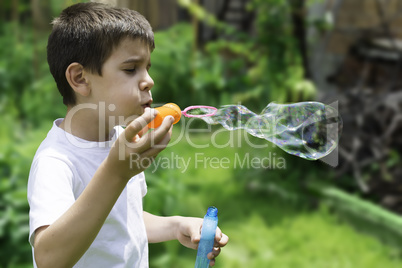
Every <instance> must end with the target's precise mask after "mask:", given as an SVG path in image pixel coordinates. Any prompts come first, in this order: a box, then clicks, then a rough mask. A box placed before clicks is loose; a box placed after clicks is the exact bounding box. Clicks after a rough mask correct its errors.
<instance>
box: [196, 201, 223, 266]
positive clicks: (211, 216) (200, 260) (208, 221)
mask: <svg viewBox="0 0 402 268" xmlns="http://www.w3.org/2000/svg"><path fill="white" fill-rule="evenodd" d="M217 226H218V209H217V208H216V207H209V208H208V211H207V214H206V215H205V217H204V221H203V222H202V229H201V239H200V243H199V244H198V251H197V259H196V260H195V268H208V267H209V259H208V258H207V254H208V253H210V252H212V249H213V246H214V242H215V233H216V227H217Z"/></svg>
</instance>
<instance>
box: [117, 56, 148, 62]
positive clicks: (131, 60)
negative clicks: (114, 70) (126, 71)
mask: <svg viewBox="0 0 402 268" xmlns="http://www.w3.org/2000/svg"><path fill="white" fill-rule="evenodd" d="M144 61H145V59H144V58H143V57H141V56H139V57H133V58H130V59H127V60H125V61H123V62H122V63H123V64H124V63H133V62H134V63H138V62H144ZM149 64H151V62H149Z"/></svg>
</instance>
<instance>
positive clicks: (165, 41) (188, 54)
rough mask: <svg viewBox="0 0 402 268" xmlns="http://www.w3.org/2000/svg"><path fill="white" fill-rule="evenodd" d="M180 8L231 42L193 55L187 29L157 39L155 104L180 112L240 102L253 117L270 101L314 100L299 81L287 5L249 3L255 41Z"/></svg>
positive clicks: (309, 86) (309, 87)
mask: <svg viewBox="0 0 402 268" xmlns="http://www.w3.org/2000/svg"><path fill="white" fill-rule="evenodd" d="M180 3H181V4H182V5H183V6H185V7H187V8H188V9H189V11H190V12H191V13H192V14H193V15H195V16H197V17H198V18H199V19H203V20H206V22H207V24H209V25H210V26H212V27H215V28H216V29H217V30H218V31H219V32H220V33H221V34H222V35H225V36H230V41H228V40H227V39H225V38H222V39H218V40H216V41H212V42H209V43H207V44H206V46H205V47H204V49H203V50H201V51H199V50H197V51H195V50H194V49H193V48H194V43H193V42H194V37H193V34H194V33H193V31H192V26H191V25H189V24H188V25H186V24H180V25H177V26H173V27H171V28H170V29H169V30H167V31H163V32H158V33H156V35H155V40H156V44H157V49H156V50H155V52H154V53H153V56H152V60H153V68H152V72H151V75H153V77H154V80H155V83H156V84H155V87H154V90H153V93H154V96H155V100H157V101H158V102H171V101H175V102H177V103H178V104H179V105H180V106H186V105H192V104H208V105H221V104H233V103H239V102H241V103H243V104H244V105H246V106H250V107H251V108H252V109H255V110H257V111H258V110H261V109H262V108H264V107H265V106H266V105H267V104H268V103H269V102H271V101H275V102H279V103H281V102H296V101H302V100H312V99H314V97H315V95H316V89H315V86H314V84H313V83H312V82H311V81H309V80H306V79H305V78H304V71H303V66H302V65H301V56H300V51H299V50H298V48H297V45H296V44H297V41H296V40H295V37H294V36H293V33H292V23H291V21H290V18H289V12H290V4H289V2H288V1H274V0H270V1H267V0H264V1H262V0H255V1H252V2H251V4H250V5H249V9H250V10H251V11H254V12H256V13H257V19H256V30H257V34H256V35H255V36H252V35H249V34H246V33H241V32H236V31H233V29H232V27H231V26H228V25H226V24H225V23H223V22H219V21H216V19H211V16H212V15H211V14H208V13H206V11H205V10H203V9H202V8H201V7H200V6H197V5H196V4H194V3H190V2H188V1H181V2H180ZM212 17H213V16H212ZM172 66H173V67H172Z"/></svg>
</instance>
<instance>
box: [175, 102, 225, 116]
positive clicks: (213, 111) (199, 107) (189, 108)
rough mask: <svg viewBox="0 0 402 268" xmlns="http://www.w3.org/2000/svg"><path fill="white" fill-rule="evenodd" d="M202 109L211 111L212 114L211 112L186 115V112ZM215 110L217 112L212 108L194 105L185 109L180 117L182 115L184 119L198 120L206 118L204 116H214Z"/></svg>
mask: <svg viewBox="0 0 402 268" xmlns="http://www.w3.org/2000/svg"><path fill="white" fill-rule="evenodd" d="M202 108H204V109H208V110H212V112H211V113H208V114H187V112H188V111H189V110H194V109H202ZM217 110H218V109H217V108H215V107H212V106H204V105H195V106H189V107H187V108H186V109H184V110H183V111H182V112H181V113H182V115H184V116H185V117H197V118H200V117H206V116H213V115H215V114H216V111H217Z"/></svg>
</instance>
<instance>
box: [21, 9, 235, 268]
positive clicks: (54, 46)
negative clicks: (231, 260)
mask: <svg viewBox="0 0 402 268" xmlns="http://www.w3.org/2000/svg"><path fill="white" fill-rule="evenodd" d="M153 48H154V39H153V33H152V29H151V27H150V25H149V23H148V22H147V21H146V20H145V18H144V17H142V16H141V15H140V14H138V13H137V12H135V11H132V10H128V9H118V8H113V7H110V6H106V5H103V4H99V3H81V4H76V5H73V6H71V7H69V8H66V9H65V10H64V11H63V12H62V13H61V15H60V17H59V18H57V19H56V20H55V21H54V23H53V31H52V33H51V34H50V36H49V40H48V63H49V67H50V71H51V73H52V75H53V77H54V78H55V81H56V83H57V87H58V89H59V91H60V93H61V94H62V96H63V102H64V104H65V105H66V106H67V113H66V116H65V118H64V119H58V120H56V121H55V122H54V124H53V127H52V129H51V130H50V131H49V133H48V135H47V137H46V139H45V140H44V141H43V142H42V144H41V145H40V147H39V148H38V151H37V153H36V154H35V157H34V160H33V163H32V167H31V171H30V175H29V181H28V201H29V205H30V236H29V241H30V243H31V245H32V248H33V256H34V266H35V267H72V266H74V267H85V268H88V267H148V242H150V243H155V242H161V241H167V240H171V239H178V240H179V241H180V242H181V243H182V244H183V245H184V246H187V247H190V248H196V247H197V243H198V242H199V239H200V227H201V224H202V219H199V218H186V217H178V216H175V217H158V216H155V215H151V214H149V213H147V212H144V211H143V209H142V198H143V196H144V195H145V194H146V191H147V190H146V183H145V178H144V173H143V171H144V170H145V169H146V168H147V167H148V166H149V165H150V164H151V162H152V160H153V159H154V158H155V157H156V155H157V154H158V153H159V152H160V151H162V150H163V149H164V148H165V147H166V146H167V144H168V142H169V140H170V135H171V128H172V122H173V118H172V117H170V116H169V117H167V118H165V120H164V121H163V123H162V125H161V126H160V127H159V128H157V129H155V130H153V131H150V132H146V130H147V128H146V125H147V124H148V123H149V122H151V121H152V119H153V118H154V114H152V112H151V109H150V108H149V107H150V104H151V103H152V97H151V92H150V90H151V88H152V86H153V81H152V79H151V77H150V76H149V74H148V70H149V68H150V66H151V62H150V53H151V51H152V50H153ZM152 111H153V110H152ZM118 125H127V127H126V129H125V130H124V131H123V130H122V128H121V127H116V126H118ZM133 162H135V163H133ZM215 240H216V243H215V246H216V248H214V250H213V252H212V253H210V254H209V255H208V256H209V258H210V259H212V261H211V264H212V265H213V264H214V258H215V257H216V256H217V255H218V254H219V252H220V247H222V246H224V245H225V244H226V243H227V241H228V237H227V236H226V235H224V234H222V232H221V231H220V230H219V229H218V230H217V233H216V239H215Z"/></svg>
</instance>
